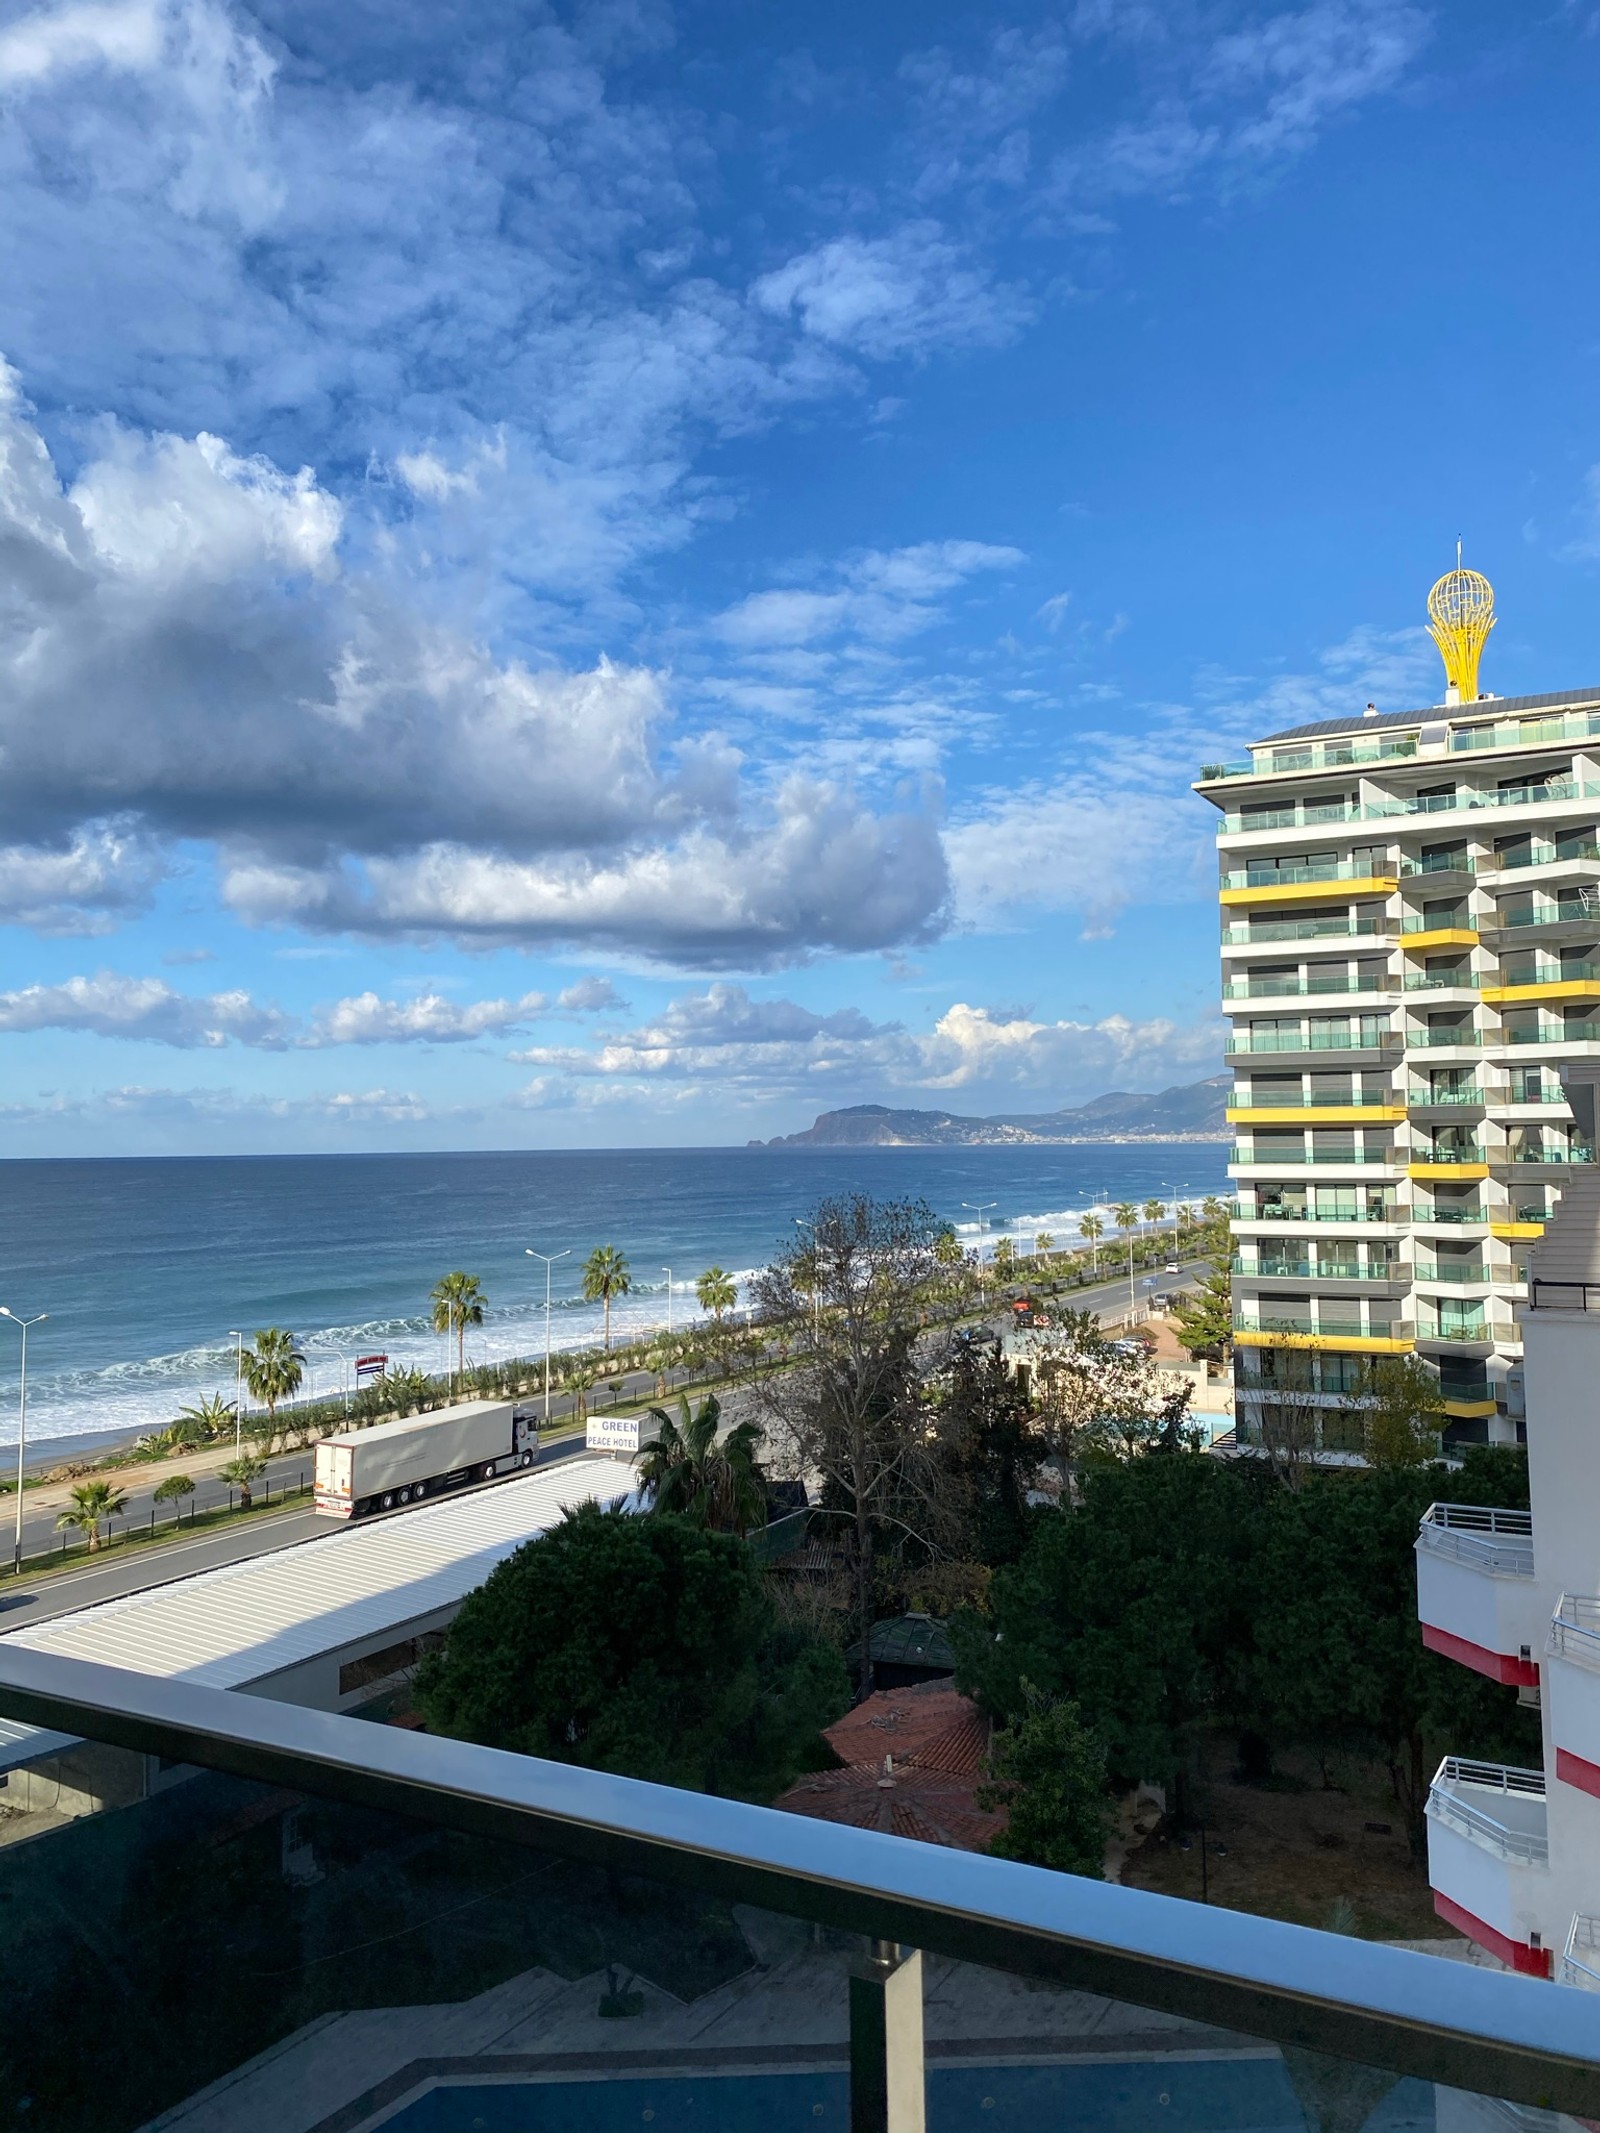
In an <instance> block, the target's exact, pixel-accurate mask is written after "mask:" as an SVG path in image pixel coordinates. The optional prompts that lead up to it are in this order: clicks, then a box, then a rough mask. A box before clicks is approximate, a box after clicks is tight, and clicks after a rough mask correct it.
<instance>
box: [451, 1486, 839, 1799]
mask: <svg viewBox="0 0 1600 2133" xmlns="http://www.w3.org/2000/svg"><path fill="white" fill-rule="evenodd" d="M416 1693H417V1701H418V1704H419V1705H420V1707H421V1709H422V1711H423V1714H424V1716H425V1717H426V1719H427V1722H428V1726H429V1728H430V1730H431V1731H433V1732H435V1733H445V1734H449V1735H452V1736H454V1737H455V1738H456V1739H458V1740H475V1741H481V1742H484V1743H485V1744H487V1745H488V1746H490V1747H496V1748H510V1749H514V1750H517V1751H520V1752H521V1753H522V1754H525V1755H538V1756H545V1757H549V1758H551V1759H553V1760H554V1761H557V1762H564V1763H577V1764H580V1765H583V1766H584V1767H586V1768H589V1769H597V1770H611V1771H617V1772H620V1773H622V1774H623V1775H625V1776H629V1777H640V1778H649V1779H652V1780H654V1781H656V1782H657V1783H660V1784H667V1785H680V1786H685V1787H687V1788H689V1789H691V1790H693V1791H697V1792H714V1793H722V1794H725V1795H729V1796H733V1797H739V1798H758V1799H768V1798H771V1796H772V1795H773V1794H774V1793H775V1792H777V1791H779V1790H781V1789H782V1787H783V1786H784V1785H785V1784H786V1783H787V1782H789V1780H790V1779H791V1778H792V1777H793V1776H795V1775H796V1774H797V1773H798V1772H799V1771H800V1770H802V1769H806V1768H813V1767H815V1765H814V1762H813V1761H812V1760H811V1758H813V1757H814V1755H815V1753H816V1736H817V1735H818V1733H819V1732H820V1731H821V1729H822V1727H823V1726H825V1725H828V1724H830V1723H831V1722H832V1721H833V1719H835V1718H837V1717H838V1716H839V1715H840V1713H841V1712H842V1711H843V1710H844V1709H845V1708H846V1707H847V1705H848V1703H849V1689H848V1685H847V1683H846V1680H845V1674H844V1665H843V1662H842V1660H841V1659H840V1658H839V1655H838V1652H837V1650H836V1649H835V1648H834V1647H832V1646H831V1645H829V1644H827V1643H825V1642H824V1641H823V1640H821V1639H820V1638H817V1637H814V1636H808V1635H807V1634H805V1633H804V1632H803V1631H799V1630H795V1629H792V1628H783V1627H780V1625H779V1624H778V1621H777V1618H776V1616H775V1614H774V1612H773V1606H772V1602H771V1599H770V1598H769V1596H768V1594H767V1591H766V1586H765V1583H764V1580H763V1578H762V1576H761V1573H760V1571H759V1570H758V1568H757V1567H756V1564H755V1562H754V1559H753V1558H752V1556H751V1553H750V1550H749V1549H748V1547H747V1546H746V1545H745V1543H744V1542H743V1541H741V1540H738V1539H736V1538H735V1537H734V1536H733V1535H732V1534H730V1533H715V1532H712V1531H710V1530H708V1529H707V1528H705V1527H703V1526H698V1525H695V1524H692V1523H691V1522H690V1521H689V1520H688V1519H686V1518H679V1517H674V1516H670V1515H659V1516H656V1517H651V1518H635V1517H630V1516H628V1515H626V1514H625V1513H623V1512H620V1511H616V1510H611V1511H602V1510H601V1509H600V1508H599V1506H598V1505H596V1504H593V1503H588V1504H584V1505H582V1506H581V1507H580V1508H579V1509H578V1510H576V1511H574V1512H570V1513H569V1514H568V1515H567V1516H566V1517H565V1518H564V1519H563V1520H562V1521H561V1523H560V1524H559V1525H557V1526H553V1527H551V1528H550V1530H549V1531H548V1532H545V1533H542V1534H540V1535H538V1536H537V1537H536V1538H535V1539H534V1540H531V1541H529V1542H528V1543H527V1544H526V1545H525V1546H523V1547H521V1548H519V1549H518V1550H517V1552H516V1553H515V1554H514V1555H512V1556H511V1557H509V1558H508V1559H507V1560H506V1561H505V1562H504V1563H502V1564H500V1565H499V1567H498V1568H497V1569H495V1570H494V1571H493V1572H492V1573H491V1574H490V1576H489V1578H488V1579H487V1581H486V1582H485V1583H484V1584H483V1585H481V1586H479V1588H478V1589H477V1591H476V1592H474V1593H471V1594H469V1595H468V1598H467V1600H466V1603H465V1605H464V1606H463V1607H462V1609H461V1612H460V1614H459V1615H458V1616H457V1617H456V1620H455V1623H454V1624H453V1626H452V1628H451V1630H450V1636H449V1641H448V1643H447V1644H446V1646H445V1648H444V1650H443V1651H442V1652H441V1653H438V1654H436V1655H434V1656H433V1657H431V1658H429V1659H427V1660H425V1661H424V1662H423V1664H422V1666H421V1667H420V1668H419V1669H418V1673H417V1686H416Z"/></svg>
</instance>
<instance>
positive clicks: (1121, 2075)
mask: <svg viewBox="0 0 1600 2133" xmlns="http://www.w3.org/2000/svg"><path fill="white" fill-rule="evenodd" d="M0 1716H3V1717H5V1718H6V1719H7V1720H8V1721H10V1723H9V1724H8V1725H7V1727H6V1728H5V1731H6V1734H7V1736H8V1739H7V1747H6V1752H7V1754H8V1756H9V1757H10V1759H11V1761H12V1764H13V1771H12V1776H11V1782H10V1785H9V1786H8V1788H7V1800H8V1806H7V1816H6V1824H5V1829H4V1838H5V1841H4V1842H3V1843H0V1899H3V1900H0V1990H3V1992H4V1995H5V1998H4V2005H5V2009H6V2036H5V2060H4V2063H5V2072H6V2082H7V2099H8V2102H9V2104H10V2107H11V2113H12V2114H14V2115H16V2116H17V2118H18V2121H19V2123H24V2124H29V2125H37V2126H39V2127H41V2128H44V2129H46V2133H136V2129H138V2128H141V2127H149V2126H150V2125H152V2124H154V2123H156V2122H160V2123H163V2124H169V2125H172V2126H174V2127H178V2126H189V2125H193V2126H194V2127H196V2128H197V2129H199V2128H202V2127H218V2128H220V2127H223V2126H226V2127H229V2128H239V2129H246V2128H256V2127H261V2128H267V2127H270V2128H271V2129H272V2133H313V2129H316V2128H322V2129H327V2128H330V2127H332V2126H335V2125H337V2126H341V2127H347V2128H350V2129H352V2133H353V2129H356V2128H358V2127H364V2126H369V2125H375V2124H377V2123H379V2122H381V2123H382V2124H383V2125H385V2126H386V2127H391V2128H394V2129H396V2133H409V2129H411V2128H416V2129H417V2133H422V2129H423V2128H424V2127H426V2128H428V2129H430V2133H454V2129H458V2128H459V2129H465V2128H468V2127H471V2126H474V2125H490V2126H493V2127H496V2128H507V2129H509V2128H511V2127H513V2126H517V2127H539V2128H542V2129H544V2133H578V2129H590V2128H596V2129H606V2128H611V2129H620V2128H623V2127H626V2126H640V2125H649V2124H650V2123H651V2122H652V2121H653V2122H655V2123H657V2124H660V2125H665V2126H668V2127H671V2128H673V2129H675V2133H748V2129H750V2128H752V2127H769V2128H772V2129H774V2133H782V2129H786V2128H789V2127H798V2126H800V2125H801V2124H804V2125H807V2126H810V2125H812V2124H813V2123H821V2124H822V2125H823V2126H824V2127H827V2126H844V2125H846V2124H850V2125H854V2126H857V2127H877V2128H886V2127H894V2126H896V2125H905V2124H910V2123H911V2122H912V2119H911V2118H909V2117H904V2116H899V2115H896V2114H897V2113H899V2112H900V2111H901V2109H902V2105H901V2103H900V2101H899V2100H898V2099H901V2098H904V2099H907V2100H908V2101H909V2102H910V2104H911V2105H912V2107H913V2116H914V2117H915V2119H916V2122H918V2123H921V2120H922V2110H921V2105H922V2102H923V2100H924V2099H925V2102H926V2113H927V2123H928V2124H929V2126H930V2127H932V2128H934V2129H936V2133H937V2129H940V2128H953V2127H956V2126H967V2125H973V2126H976V2125H979V2124H982V2125H984V2126H989V2125H991V2124H992V2125H993V2126H994V2127H995V2128H996V2129H997V2133H1007V2129H1018V2133H1020V2129H1021V2128H1024V2127H1030V2128H1031V2127H1034V2126H1042V2125H1046V2124H1048V2125H1063V2126H1065V2125H1078V2124H1093V2125H1107V2126H1112V2125H1115V2126H1128V2127H1142V2126H1151V2125H1158V2124H1162V2123H1166V2122H1169V2121H1170V2122H1171V2123H1172V2124H1173V2125H1183V2126H1189V2127H1196V2128H1203V2129H1204V2133H1253V2129H1259V2128H1261V2127H1267V2126H1291V2125H1293V2126H1298V2125H1301V2124H1302V2123H1304V2124H1310V2125H1327V2124H1329V2123H1331V2122H1334V2121H1335V2119H1337V2122H1338V2123H1340V2124H1344V2123H1346V2122H1348V2123H1349V2124H1351V2125H1355V2124H1357V2123H1361V2122H1363V2121H1365V2120H1366V2119H1368V2118H1369V2117H1371V2116H1374V2115H1376V2116H1377V2118H1378V2122H1379V2123H1381V2124H1389V2123H1391V2122H1393V2123H1395V2124H1427V2125H1431V2124H1432V2123H1433V2122H1434V2118H1435V2114H1436V2111H1446V2110H1448V2111H1451V2112H1456V2113H1459V2111H1460V2110H1461V2109H1462V2108H1463V2107H1464V2098H1463V2095H1462V2093H1461V2092H1462V2091H1464V2090H1467V2089H1469V2088H1472V2087H1476V2088H1477V2089H1478V2090H1479V2091H1480V2092H1488V2091H1492V2093H1493V2096H1494V2098H1496V2099H1498V2105H1497V2109H1495V2110H1491V2109H1490V2107H1489V2105H1488V2103H1487V2102H1484V2103H1481V2104H1474V2106H1473V2107H1474V2108H1475V2109H1478V2110H1480V2111H1481V2114H1482V2115H1483V2116H1484V2117H1485V2119H1486V2121H1488V2120H1492V2119H1497V2117H1498V2116H1502V2115H1504V2110H1505V2106H1506V2105H1508V2104H1510V2105H1522V2106H1526V2107H1530V2108H1535V2107H1536V2108H1538V2109H1540V2110H1542V2111H1558V2110H1559V2111H1565V2112H1568V2113H1571V2114H1575V2115H1578V2116H1581V2117H1585V2118H1589V2119H1594V2118H1597V2117H1600V2035H1597V2034H1596V2031H1595V2028H1594V2025H1593V2023H1592V2022H1590V2021H1589V2020H1588V2019H1587V2017H1586V2016H1585V2014H1584V2013H1583V2011H1582V2009H1583V2003H1582V2002H1581V2001H1575V2002H1573V2003H1571V2004H1572V2005H1576V2007H1577V2008H1578V2010H1579V2011H1578V2012H1577V2013H1573V2012H1572V2011H1571V2005H1569V2002H1568V1996H1567V1995H1565V1994H1563V1993H1553V1992H1551V1991H1550V1989H1549V1987H1548V1986H1547V1985H1545V1984H1544V1983H1543V1982H1542V1981H1540V1980H1535V1979H1528V1978H1520V1977H1515V1976H1511V1975H1502V1974H1497V1973H1494V1972H1491V1971H1487V1970H1479V1969H1475V1968H1472V1967H1471V1966H1468V1965H1465V1964H1454V1963H1452V1964H1449V1965H1445V1964H1443V1963H1437V1962H1432V1961H1424V1960H1422V1959H1420V1958H1419V1957H1418V1956H1416V1955H1415V1954H1414V1953H1411V1952H1408V1951H1406V1950H1402V1949H1395V1948H1390V1947H1386V1946H1385V1945H1383V1943H1382V1942H1377V1941H1367V1942H1362V1943H1359V1944H1357V1943H1354V1942H1352V1941H1351V1940H1349V1939H1348V1938H1343V1937H1340V1936H1338V1935H1336V1934H1332V1933H1322V1932H1317V1931H1314V1930H1309V1929H1307V1928H1305V1927H1302V1926H1290V1925H1284V1924H1280V1923H1278V1922H1277V1921H1276V1920H1273V1919H1270V1918H1262V1917H1257V1916H1253V1915H1250V1914H1248V1913H1246V1912H1243V1911H1240V1910H1236V1909H1231V1908H1226V1907H1224V1906H1225V1903H1226V1895H1225V1893H1224V1894H1223V1895H1221V1896H1219V1895H1218V1893H1217V1878H1216V1877H1217V1875H1218V1873H1219V1870H1220V1869H1219V1863H1218V1862H1217V1861H1216V1860H1215V1859H1214V1860H1213V1864H1212V1877H1213V1878H1212V1883H1211V1889H1212V1896H1213V1901H1212V1903H1211V1904H1209V1905H1203V1904H1201V1903H1199V1902H1186V1901H1183V1900H1181V1899H1180V1898H1178V1897H1175V1896H1164V1895H1153V1894H1151V1893H1149V1892H1148V1891H1145V1890H1135V1889H1128V1888H1122V1887H1120V1886H1117V1885H1116V1884H1114V1883H1110V1882H1105V1881H1098V1880H1093V1879H1088V1878H1084V1877H1080V1876H1076V1875H1070V1874H1063V1873H1056V1872H1051V1871H1050V1870H1048V1869H1046V1868H1042V1867H1031V1866H1021V1865H1017V1864H1014V1863H1012V1862H1010V1861H1006V1860H998V1859H993V1858H989V1857H986V1856H985V1855H984V1854H983V1853H981V1852H979V1851H976V1850H963V1849H957V1848H953V1847H952V1846H951V1845H950V1844H939V1843H930V1842H925V1841H919V1839H918V1838H917V1837H914V1836H910V1835H906V1836H899V1835H889V1834H886V1832H888V1831H890V1830H896V1829H898V1828H899V1827H900V1826H901V1823H900V1822H899V1821H898V1820H896V1819H894V1811H895V1810H896V1809H897V1807H900V1806H902V1805H903V1806H904V1810H905V1814H906V1817H907V1818H908V1820H909V1823H910V1826H911V1827H912V1828H917V1827H920V1826H921V1825H919V1824H918V1823H917V1822H916V1820H915V1816H914V1812H913V1806H912V1802H913V1798H914V1793H915V1786H914V1784H912V1783H910V1782H908V1775H909V1773H908V1771H907V1770H906V1768H905V1767H903V1766H902V1767H900V1768H895V1767H893V1766H890V1765H886V1766H885V1768H884V1770H883V1772H882V1774H881V1776H878V1775H875V1776H874V1778H873V1781H872V1782H873V1802H874V1816H875V1819H876V1821H877V1822H878V1824H879V1825H880V1826H878V1827H873V1828H860V1827H852V1826H850V1825H849V1824H847V1823H842V1822H834V1821H827V1820H820V1819H814V1818H811V1817H806V1816H802V1815H800V1814H790V1813H783V1812H776V1811H774V1810H772V1809H770V1808H763V1807H756V1806H751V1805H747V1804H746V1803H745V1802H743V1801H740V1800H736V1799H723V1798H713V1797H707V1796H703V1795H700V1794H695V1793H690V1792H681V1791H675V1790H673V1789H671V1788H669V1787H666V1786H662V1785H653V1784H644V1783H640V1782H637V1781H634V1780H630V1779H625V1778H615V1777H610V1776H607V1775H605V1774H604V1773H602V1772H597V1771H592V1770H588V1769H583V1768H578V1767H574V1766H571V1765H566V1764H558V1763H550V1762H543V1761H539V1760H536V1759H535V1758H533V1757H529V1756H523V1755H517V1754H511V1753H506V1752H501V1751H496V1750H491V1749H485V1748H478V1747H473V1746H470V1745H468V1744H466V1743H463V1742H459V1741H452V1740H446V1739H438V1738H431V1737H429V1736H427V1735H425V1734H417V1733H413V1732H407V1731H402V1730H399V1729H397V1728H395V1727H392V1726H385V1725H382V1724H371V1723H363V1722H362V1721H361V1720H360V1719H356V1718H347V1717H335V1716H332V1715H330V1714H327V1713H324V1712H321V1711H314V1710H304V1709H300V1708H298V1707H296V1706H294V1705H290V1704H284V1703H277V1702H273V1701H270V1700H268V1699H267V1698H264V1697H259V1696H250V1695H242V1694H239V1693H237V1692H232V1691H227V1690H222V1689H213V1688H204V1687H198V1686H196V1685H194V1684H192V1683H189V1682H184V1681H171V1680H157V1679H153V1678H151V1677H149V1676H145V1675H141V1674H134V1673H128V1672H124V1671H121V1670H119V1669H113V1668H108V1667H98V1666H87V1665H85V1664H83V1663H82V1662H79V1661H73V1660H70V1659H64V1658H61V1657H58V1656H56V1655H54V1654H47V1653H43V1652H39V1651H30V1650H18V1649H15V1648H13V1649H9V1650H8V1649H5V1648H4V1646H3V1645H0ZM28 1727H44V1728H47V1729H48V1731H47V1732H46V1733H45V1734H44V1735H42V1736H35V1747H34V1753H33V1755H32V1757H31V1758H30V1757H29V1756H28V1754H27V1749H28V1746H29V1742H28V1737H27V1733H26V1729H27V1728H28ZM113 1740H114V1741H115V1743H116V1745H114V1746H113V1745H109V1742H110V1741H113ZM898 1761H899V1759H898V1758H897V1759H896V1762H898ZM67 1802H70V1803H71V1804H70V1805H68V1804H64V1803H67ZM969 1841H970V1840H969ZM1195 1893H1196V1895H1199V1893H1200V1886H1199V1880H1198V1875H1197V1876H1196V1887H1195ZM930 1957H931V1958H937V1959H938V1961H939V1972H938V1980H937V1993H938V1999H937V2007H938V2038H939V2042H938V2048H937V2053H936V2054H930V2055H928V2057H927V2058H926V2059H925V2058H924V2052H923V2020H922V1997H923V1978H922V1968H923V1963H924V1961H925V1959H926V1958H930ZM1019 1981H1020V1982H1019ZM1076 2039H1084V2040H1088V2043H1089V2046H1090V2048H1089V2049H1086V2050H1078V2049H1075V2048H1074V2046H1073V2040H1076ZM1280 2046H1281V2047H1282V2049H1281V2050H1280V2049H1279V2047H1280ZM1358 2062H1359V2063H1358ZM1430 2083H1438V2084H1440V2085H1441V2094H1440V2097H1439V2098H1438V2099H1437V2101H1436V2099H1435V2096H1434V2094H1433V2093H1432V2091H1431V2089H1430V2087H1429V2084H1430ZM1391 2092H1392V2093H1391ZM891 2097H892V2098H895V2099H896V2101H895V2103H894V2108H893V2110H891V2107H890V2099H891ZM1108 2097H1109V2098H1110V2099H1112V2104H1111V2106H1108V2103H1107V2098H1108Z"/></svg>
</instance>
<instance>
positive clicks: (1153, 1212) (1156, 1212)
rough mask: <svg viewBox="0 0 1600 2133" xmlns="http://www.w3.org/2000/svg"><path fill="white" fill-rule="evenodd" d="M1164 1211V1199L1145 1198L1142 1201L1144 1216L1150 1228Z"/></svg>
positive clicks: (1165, 1209) (1165, 1206) (1165, 1205)
mask: <svg viewBox="0 0 1600 2133" xmlns="http://www.w3.org/2000/svg"><path fill="white" fill-rule="evenodd" d="M1166 1211H1167V1203H1166V1201H1165V1200H1146V1201H1145V1203H1144V1218H1145V1220H1146V1221H1147V1222H1148V1223H1149V1225H1150V1227H1151V1228H1152V1229H1154V1228H1155V1227H1156V1224H1157V1223H1158V1222H1159V1221H1160V1220H1161V1218H1162V1216H1163V1215H1164V1214H1165V1213H1166Z"/></svg>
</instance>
